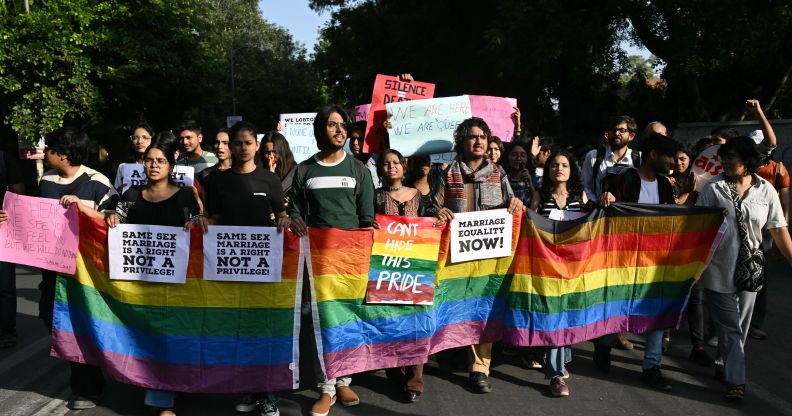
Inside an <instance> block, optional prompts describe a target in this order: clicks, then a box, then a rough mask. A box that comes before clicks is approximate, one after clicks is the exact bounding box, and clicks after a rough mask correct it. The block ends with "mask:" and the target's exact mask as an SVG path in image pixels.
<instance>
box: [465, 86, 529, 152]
mask: <svg viewBox="0 0 792 416" xmlns="http://www.w3.org/2000/svg"><path fill="white" fill-rule="evenodd" d="M468 97H469V98H470V111H471V112H472V113H473V117H481V118H483V119H484V121H486V122H487V125H488V126H489V128H490V130H491V131H492V135H493V136H498V137H499V138H500V139H501V140H502V141H504V142H510V141H512V137H514V120H512V114H513V113H514V107H517V99H515V98H503V97H489V96H486V95H468Z"/></svg>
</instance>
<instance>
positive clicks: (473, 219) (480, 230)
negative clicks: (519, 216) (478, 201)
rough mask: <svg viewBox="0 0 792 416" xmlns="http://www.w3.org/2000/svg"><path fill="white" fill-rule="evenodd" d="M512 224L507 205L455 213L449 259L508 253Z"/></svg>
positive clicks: (483, 257) (452, 260)
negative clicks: (487, 209) (502, 207)
mask: <svg viewBox="0 0 792 416" xmlns="http://www.w3.org/2000/svg"><path fill="white" fill-rule="evenodd" d="M512 226H513V219H512V214H509V212H508V211H507V210H506V209H493V210H489V211H476V212H466V213H460V214H454V219H453V220H452V221H451V263H459V262H462V261H468V260H481V259H493V258H497V257H508V256H511V246H512Z"/></svg>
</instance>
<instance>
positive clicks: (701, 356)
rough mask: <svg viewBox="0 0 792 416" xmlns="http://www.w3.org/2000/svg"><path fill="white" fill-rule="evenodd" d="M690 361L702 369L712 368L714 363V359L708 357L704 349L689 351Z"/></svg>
mask: <svg viewBox="0 0 792 416" xmlns="http://www.w3.org/2000/svg"><path fill="white" fill-rule="evenodd" d="M690 361H693V362H694V363H696V364H698V365H700V366H702V367H712V364H714V363H715V359H713V358H712V357H710V355H709V354H707V351H706V350H704V348H701V349H699V348H693V350H691V351H690Z"/></svg>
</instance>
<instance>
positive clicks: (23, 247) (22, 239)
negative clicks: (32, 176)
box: [0, 192, 80, 274]
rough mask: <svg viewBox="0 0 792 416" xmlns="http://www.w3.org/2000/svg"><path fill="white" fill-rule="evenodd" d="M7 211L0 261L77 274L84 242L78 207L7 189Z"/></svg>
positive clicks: (0, 240) (0, 227)
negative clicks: (80, 249)
mask: <svg viewBox="0 0 792 416" xmlns="http://www.w3.org/2000/svg"><path fill="white" fill-rule="evenodd" d="M3 210H5V211H6V212H7V213H8V221H7V222H6V223H5V224H3V225H0V244H2V248H0V261H5V262H9V263H16V264H25V265H28V266H33V267H40V268H42V269H46V270H53V271H56V272H59V273H67V274H74V272H75V271H76V269H77V245H78V243H79V241H80V227H79V224H78V223H77V207H76V206H74V205H72V206H71V207H69V208H64V207H63V206H62V205H61V204H60V201H58V200H57V199H49V198H35V197H32V196H24V195H17V194H15V193H13V192H7V193H6V194H5V199H4V200H3Z"/></svg>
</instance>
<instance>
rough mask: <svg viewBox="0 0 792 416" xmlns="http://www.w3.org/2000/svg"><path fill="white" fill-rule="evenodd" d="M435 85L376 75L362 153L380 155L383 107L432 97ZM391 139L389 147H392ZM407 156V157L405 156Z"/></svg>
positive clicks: (383, 131) (383, 121)
mask: <svg viewBox="0 0 792 416" xmlns="http://www.w3.org/2000/svg"><path fill="white" fill-rule="evenodd" d="M434 90H435V85H434V84H430V83H428V82H418V81H412V82H403V81H399V77H392V76H389V75H382V74H377V78H376V79H375V80H374V88H373V90H372V93H371V107H370V108H369V112H368V119H367V121H368V124H367V125H366V137H365V140H364V142H363V151H364V152H366V153H380V152H381V151H382V150H384V149H383V142H384V140H385V126H384V123H385V120H387V118H388V117H387V114H386V113H385V105H386V104H388V103H397V102H402V101H410V100H423V99H426V98H432V97H434ZM392 140H393V138H391V147H393V142H392ZM405 156H407V155H405Z"/></svg>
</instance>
